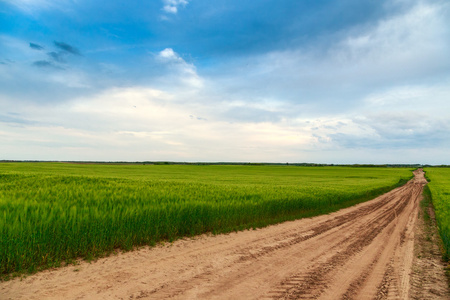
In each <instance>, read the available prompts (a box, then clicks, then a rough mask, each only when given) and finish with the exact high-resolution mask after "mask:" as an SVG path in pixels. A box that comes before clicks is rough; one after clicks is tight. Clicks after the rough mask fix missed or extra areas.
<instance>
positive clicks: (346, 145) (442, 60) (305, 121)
mask: <svg viewBox="0 0 450 300" xmlns="http://www.w3.org/2000/svg"><path fill="white" fill-rule="evenodd" d="M449 53H450V3H449V2H448V1H439V0H436V1H434V0H391V1H356V0H343V1H325V0H322V1H287V0H276V1H275V0H261V1H250V0H240V1H234V0H216V1H206V0H153V1H118V0H110V1H88V0H59V1H53V0H0V159H16V160H34V159H37V160H95V161H99V160H100V161H144V160H151V161H157V160H169V161H239V162H317V163H430V164H450V157H449V155H448V153H450V101H449V100H450V55H449Z"/></svg>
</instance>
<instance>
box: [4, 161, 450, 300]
mask: <svg viewBox="0 0 450 300" xmlns="http://www.w3.org/2000/svg"><path fill="white" fill-rule="evenodd" d="M414 174H415V178H414V179H412V180H411V181H409V182H408V183H407V184H406V185H404V186H402V187H400V188H397V189H395V190H393V191H391V192H389V193H387V194H385V195H383V196H380V197H378V198H376V199H374V200H372V201H368V202H365V203H362V204H359V205H356V206H353V207H350V208H347V209H343V210H340V211H338V212H335V213H332V214H329V215H324V216H319V217H314V218H309V219H302V220H298V221H292V222H286V223H283V224H279V225H274V226H270V227H266V228H263V229H257V230H248V231H243V232H238V233H231V234H226V235H217V236H210V235H203V236H199V237H196V238H194V239H183V240H178V241H176V242H174V243H172V244H169V245H160V246H157V247H153V248H143V249H140V250H137V251H133V252H127V253H121V254H119V255H114V256H110V257H107V258H103V259H99V260H97V261H95V262H92V263H87V262H80V264H79V265H76V266H68V267H64V268H60V269H55V270H48V271H44V272H41V273H38V274H35V275H31V276H28V277H26V278H23V279H20V278H16V279H14V280H11V281H7V282H3V283H0V299H166V298H170V299H450V297H449V295H450V294H448V288H447V282H446V279H445V275H444V271H443V269H444V267H443V264H442V262H440V261H439V255H438V256H437V259H436V255H428V256H427V255H425V254H424V253H426V252H429V251H430V250H429V249H428V248H427V249H425V248H426V247H425V248H424V247H422V248H420V247H419V248H418V245H417V244H418V243H419V244H420V243H421V241H422V239H421V238H420V237H421V236H422V235H423V234H425V237H424V238H425V239H426V233H424V231H423V229H420V230H422V231H420V230H419V229H417V227H418V226H416V225H420V223H419V222H421V221H420V220H421V219H420V218H418V214H419V211H420V207H419V202H420V200H421V198H422V190H423V186H424V185H425V184H426V180H425V179H424V176H423V172H422V171H421V170H418V171H415V173H414ZM422 223H423V222H422ZM418 230H419V231H418ZM415 244H416V247H415ZM430 249H431V248H430ZM432 251H435V250H432ZM419 256H420V257H419ZM433 256H434V259H433V258H432V257H433ZM423 257H427V259H428V257H431V258H430V261H428V260H427V262H423V261H421V259H422V258H423ZM430 274H433V275H432V276H433V277H432V278H431V277H429V276H430ZM440 281H442V282H440ZM424 287H425V288H424Z"/></svg>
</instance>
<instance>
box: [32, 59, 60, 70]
mask: <svg viewBox="0 0 450 300" xmlns="http://www.w3.org/2000/svg"><path fill="white" fill-rule="evenodd" d="M33 66H35V67H38V68H53V69H58V70H64V68H61V67H59V66H56V65H55V64H53V63H52V62H51V61H48V60H38V61H35V62H34V63H33Z"/></svg>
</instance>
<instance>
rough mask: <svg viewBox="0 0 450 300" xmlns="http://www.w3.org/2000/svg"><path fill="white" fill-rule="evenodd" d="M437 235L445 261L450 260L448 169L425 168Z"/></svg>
mask: <svg viewBox="0 0 450 300" xmlns="http://www.w3.org/2000/svg"><path fill="white" fill-rule="evenodd" d="M424 171H425V172H426V176H427V178H428V179H429V180H430V183H429V184H428V186H429V188H430V191H431V197H432V201H433V205H434V210H435V213H436V221H437V224H438V227H439V233H440V235H441V237H442V241H443V242H444V248H445V259H446V260H450V168H426V169H425V170H424Z"/></svg>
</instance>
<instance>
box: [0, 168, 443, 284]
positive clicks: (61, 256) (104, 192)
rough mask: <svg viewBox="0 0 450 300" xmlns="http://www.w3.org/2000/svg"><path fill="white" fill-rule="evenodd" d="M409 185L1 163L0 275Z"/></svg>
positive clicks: (399, 177) (393, 174)
mask: <svg viewBox="0 0 450 300" xmlns="http://www.w3.org/2000/svg"><path fill="white" fill-rule="evenodd" d="M409 178H411V170H410V169H405V168H403V169H397V168H351V167H295V166H242V165H241V166H237V165H234V166H232V165H202V166H200V165H199V166H197V165H82V164H63V163H1V164H0V276H2V277H5V276H7V275H8V274H11V273H15V272H24V271H28V272H33V271H36V270H40V269H44V268H48V267H52V266H59V265H60V264H61V262H71V261H73V260H74V259H77V258H80V257H81V258H88V259H89V258H92V257H99V256H103V255H106V254H108V253H111V252H112V251H114V250H115V249H124V250H129V249H132V248H133V247H134V246H139V245H153V244H155V243H157V242H160V241H165V240H168V241H171V240H174V239H176V238H179V237H183V236H192V235H196V234H201V233H205V232H213V233H218V232H228V231H232V230H239V229H244V228H252V227H260V226H266V225H268V224H273V223H276V222H281V221H285V220H292V219H295V218H301V217H305V216H313V215H317V214H322V213H328V212H331V211H335V210H337V209H340V208H342V207H347V206H350V205H353V204H356V203H358V202H361V201H364V200H368V199H370V198H373V197H375V196H377V195H379V194H381V193H383V192H386V191H387V190H389V189H391V188H393V187H395V186H396V185H398V184H399V181H400V182H404V181H405V180H407V179H409ZM447 212H448V211H447ZM447 216H448V214H447ZM447 224H448V223H447ZM447 228H448V227H447Z"/></svg>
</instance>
